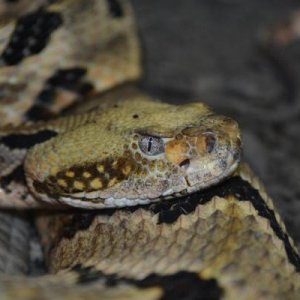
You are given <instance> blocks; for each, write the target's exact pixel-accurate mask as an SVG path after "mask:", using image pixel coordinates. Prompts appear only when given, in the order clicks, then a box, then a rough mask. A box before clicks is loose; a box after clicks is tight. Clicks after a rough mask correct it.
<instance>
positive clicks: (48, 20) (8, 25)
mask: <svg viewBox="0 0 300 300" xmlns="http://www.w3.org/2000/svg"><path fill="white" fill-rule="evenodd" d="M0 9H1V11H0V13H1V15H2V18H3V24H2V27H1V29H0V35H1V37H2V39H1V42H0V46H1V51H2V52H1V53H2V55H1V58H0V61H1V70H0V80H1V89H2V96H1V97H2V98H1V122H2V129H1V131H0V135H1V140H0V142H1V144H0V156H1V162H0V166H1V168H0V176H1V191H0V204H1V207H2V208H3V213H2V221H1V224H2V226H1V227H2V231H3V232H4V235H3V236H4V238H3V239H2V240H1V243H0V245H1V247H2V248H0V249H1V251H0V252H1V253H2V257H3V259H2V258H1V259H2V260H1V259H0V262H1V264H2V265H6V266H7V265H9V264H11V265H12V266H13V267H11V268H3V270H2V271H3V272H2V275H1V277H0V278H1V279H0V297H1V299H2V298H3V299H297V297H298V294H299V290H300V278H299V270H300V258H299V254H298V251H297V249H296V248H295V246H294V243H293V241H292V239H291V237H290V236H289V235H288V233H287V232H286V229H285V226H284V224H283V222H282V221H281V219H280V217H279V215H278V213H277V212H276V210H275V209H274V206H273V203H272V200H271V199H270V198H269V196H268V195H267V194H266V192H265V190H264V188H263V186H262V184H261V183H260V182H259V181H258V179H256V178H255V176H254V175H253V173H252V172H251V170H250V169H249V167H248V166H247V165H245V164H244V163H242V164H240V156H241V141H240V133H239V128H238V125H237V123H236V122H235V121H233V120H232V119H230V118H227V117H223V116H219V115H216V114H215V113H213V112H212V111H211V110H210V109H209V108H208V107H207V106H206V105H204V104H202V103H191V104H186V105H181V106H177V105H172V104H167V103H161V102H158V101H154V100H152V99H151V98H150V97H148V96H146V95H144V94H143V93H142V92H141V91H139V90H138V89H137V88H136V87H135V86H134V85H133V84H132V83H129V82H132V81H135V80H136V79H138V78H139V77H140V74H141V66H140V50H139V43H138V39H137V34H136V29H135V25H134V21H133V17H132V10H131V7H130V5H129V4H128V3H127V2H126V1H113V0H110V1H104V0H103V1H96V0H94V1H92V0H91V1H82V0H66V1H49V2H48V1H43V0H40V1H38V0H37V1H31V2H29V3H28V2H26V1H20V2H16V3H14V2H13V3H11V4H9V3H6V2H3V3H1V6H0ZM74 102H75V104H74ZM71 104H72V107H71V108H70V106H71ZM45 119H48V120H46V121H45ZM25 121H26V122H25ZM32 121H35V122H32ZM24 122H25V123H24ZM72 207H73V209H72ZM75 208H80V210H78V209H75ZM84 209H89V210H84ZM20 210H21V212H20ZM23 210H26V211H28V210H30V211H33V212H34V213H35V224H36V226H37V230H38V232H39V234H40V239H41V243H42V246H43V250H44V253H45V260H46V262H47V266H48V269H49V274H48V275H43V276H39V277H34V276H24V275H20V274H17V273H21V271H22V270H21V269H22V267H21V266H22V262H21V260H22V255H20V253H23V252H22V251H20V250H18V249H19V248H20V244H21V242H22V243H25V242H24V236H25V234H24V230H25V229H24V228H22V224H23V223H22V221H21V220H22V218H23V216H22V211H23ZM19 218H20V220H19ZM8 220H17V221H14V222H11V223H12V224H14V226H10V225H8V224H11V223H9V222H10V221H8ZM18 222H20V224H19V223H18ZM22 230H23V231H22ZM8 244H9V247H10V248H11V250H10V251H11V252H12V253H14V252H16V253H17V254H14V255H9V254H10V251H8V247H7V245H8ZM13 246H15V248H13ZM18 247H19V248H18ZM15 249H16V250H15ZM23 269H24V268H23ZM23 271H24V270H23Z"/></svg>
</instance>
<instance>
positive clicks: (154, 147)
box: [139, 136, 164, 155]
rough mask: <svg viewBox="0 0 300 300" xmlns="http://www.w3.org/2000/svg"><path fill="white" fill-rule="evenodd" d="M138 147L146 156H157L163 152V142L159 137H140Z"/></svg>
mask: <svg viewBox="0 0 300 300" xmlns="http://www.w3.org/2000/svg"><path fill="white" fill-rule="evenodd" d="M139 147H140V149H141V151H142V152H143V153H145V154H147V155H158V154H161V153H163V152H164V142H163V140H162V139H161V138H159V137H154V136H141V137H140V139H139Z"/></svg>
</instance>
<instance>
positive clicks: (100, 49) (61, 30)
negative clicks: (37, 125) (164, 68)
mask: <svg viewBox="0 0 300 300" xmlns="http://www.w3.org/2000/svg"><path fill="white" fill-rule="evenodd" d="M22 2H24V6H25V7H26V8H27V9H25V8H23V9H24V12H23V14H21V16H20V15H19V14H17V15H16V16H13V17H9V18H4V22H3V23H2V24H1V26H0V36H1V42H0V53H2V60H1V61H2V64H1V67H0V86H1V91H2V92H1V96H0V107H1V113H0V116H1V125H2V126H3V125H6V124H19V123H20V122H22V121H24V120H26V119H27V118H28V117H31V118H32V119H38V118H39V117H38V114H37V115H35V114H34V112H37V113H40V112H42V111H43V116H46V115H47V113H46V112H45V111H46V110H48V111H49V114H50V115H51V116H53V115H57V114H58V113H59V112H60V111H61V110H62V109H63V108H65V107H67V106H68V105H70V103H72V102H73V101H74V100H76V99H78V98H80V97H81V96H82V95H83V94H86V93H87V92H89V91H90V90H91V89H94V90H95V91H103V90H107V89H109V88H111V87H113V86H115V85H117V84H121V83H123V82H125V81H128V80H134V79H136V78H138V77H139V75H140V55H139V51H140V50H139V47H138V41H137V37H136V29H135V26H134V22H133V19H132V10H131V7H130V6H129V5H128V3H127V2H126V1H118V4H119V7H120V10H121V9H122V12H123V13H122V15H120V16H117V17H114V16H113V17H112V16H111V10H112V8H111V4H109V2H108V1H96V0H92V1H81V0H74V1H73V0H66V1H54V2H53V1H52V2H53V3H52V4H49V3H51V1H48V2H47V4H46V5H43V4H45V3H44V2H46V1H33V3H32V4H30V3H25V1H24V0H23V1H22ZM0 4H1V3H0ZM0 9H1V5H0ZM2 9H3V10H2V13H3V14H7V15H9V5H8V4H7V5H6V7H5V6H4V7H3V8H2ZM6 9H7V11H6ZM0 14H1V10H0ZM17 17H18V18H17ZM62 41H63V42H62ZM7 64H8V65H9V66H6V65H7ZM72 69H73V71H74V70H75V71H76V70H84V72H83V73H82V72H81V73H80V75H81V78H80V80H81V82H78V79H76V78H75V79H74V78H73V79H72V78H70V77H72V76H74V75H75V77H76V76H78V73H76V72H73V73H66V72H67V71H68V70H72ZM66 76H67V77H66ZM28 79H30V80H28ZM50 94H51V95H50ZM47 96H48V97H51V101H50V103H47V101H46V102H45V101H43V100H44V99H43V98H45V97H47ZM43 108H44V109H43ZM27 111H29V112H28V114H27V116H26V112H27Z"/></svg>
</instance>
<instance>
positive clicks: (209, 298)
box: [72, 265, 223, 300]
mask: <svg viewBox="0 0 300 300" xmlns="http://www.w3.org/2000/svg"><path fill="white" fill-rule="evenodd" d="M72 270H73V271H75V272H76V273H78V274H79V283H80V284H89V283H91V282H95V281H98V280H99V281H104V283H105V284H106V286H108V287H115V286H117V285H118V284H122V283H123V284H124V283H127V284H131V285H134V286H137V287H139V288H151V287H159V288H161V289H162V290H163V295H162V297H161V298H160V300H179V299H189V300H218V299H221V298H222V295H223V290H222V289H221V287H219V286H218V284H217V281H216V280H214V279H210V280H204V279H201V278H200V277H199V276H198V275H197V274H196V273H193V272H186V271H181V272H178V273H175V274H173V275H165V276H163V275H157V274H151V275H149V276H147V277H146V278H145V279H143V280H136V279H131V278H124V277H118V276H117V275H114V274H112V275H106V274H104V273H102V272H101V271H97V270H93V269H92V268H89V267H82V266H81V265H77V266H75V267H74V268H73V269H72Z"/></svg>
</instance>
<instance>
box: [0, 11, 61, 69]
mask: <svg viewBox="0 0 300 300" xmlns="http://www.w3.org/2000/svg"><path fill="white" fill-rule="evenodd" d="M62 22H63V20H62V17H61V15H60V14H59V13H56V12H55V13H54V12H47V11H46V10H45V9H39V10H37V11H35V12H33V13H30V14H27V15H25V16H23V17H21V18H20V19H19V20H18V22H17V24H16V27H15V29H14V31H13V33H12V35H11V38H10V40H9V42H8V44H7V46H6V48H5V49H4V51H3V53H2V55H1V58H2V60H3V62H4V63H5V64H7V65H16V64H18V63H19V62H20V61H22V60H23V59H24V58H25V57H28V56H30V55H35V54H38V53H40V52H41V51H42V50H43V49H44V48H45V47H46V45H47V43H48V40H49V39H50V36H51V34H52V32H53V31H55V30H56V29H57V28H58V27H59V26H60V25H61V24H62Z"/></svg>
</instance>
